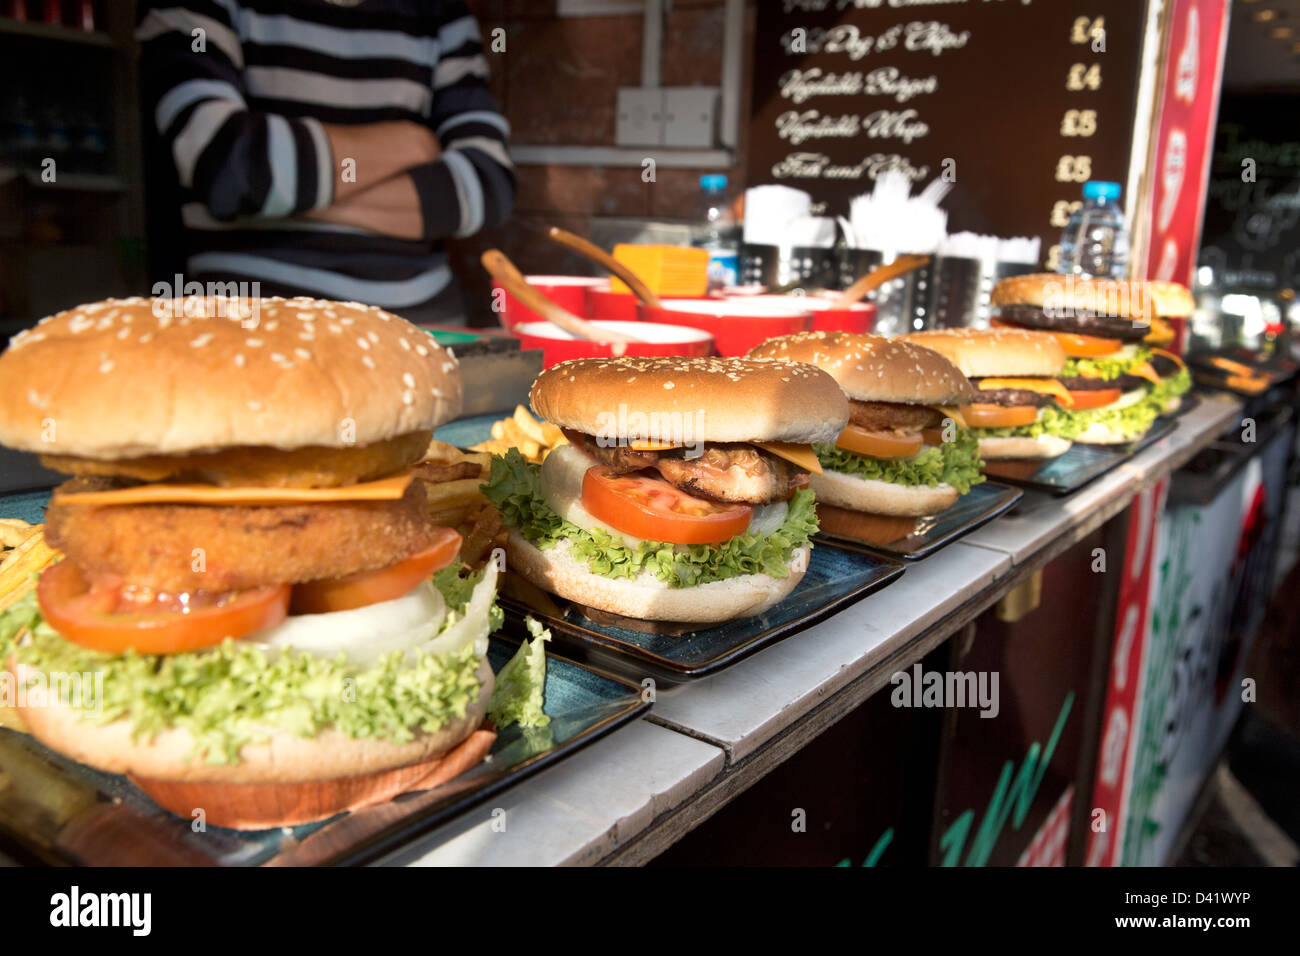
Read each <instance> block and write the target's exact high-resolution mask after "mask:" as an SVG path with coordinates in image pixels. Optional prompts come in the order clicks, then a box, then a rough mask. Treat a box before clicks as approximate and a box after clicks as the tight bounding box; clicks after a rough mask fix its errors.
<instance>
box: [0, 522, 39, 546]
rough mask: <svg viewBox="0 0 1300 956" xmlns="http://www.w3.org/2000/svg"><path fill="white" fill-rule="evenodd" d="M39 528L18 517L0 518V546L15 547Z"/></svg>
mask: <svg viewBox="0 0 1300 956" xmlns="http://www.w3.org/2000/svg"><path fill="white" fill-rule="evenodd" d="M39 530H40V526H39V525H31V524H29V523H27V522H26V521H23V520H21V519H19V518H0V547H4V548H16V547H18V545H20V544H22V543H23V542H24V541H26V540H27V539H28V538H30V537H31V536H32V535H33V534H35V533H36V532H37V531H39Z"/></svg>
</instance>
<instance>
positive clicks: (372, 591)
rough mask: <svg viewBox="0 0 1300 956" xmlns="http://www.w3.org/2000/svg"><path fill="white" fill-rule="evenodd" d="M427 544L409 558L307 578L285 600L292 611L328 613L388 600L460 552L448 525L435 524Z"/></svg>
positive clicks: (438, 569)
mask: <svg viewBox="0 0 1300 956" xmlns="http://www.w3.org/2000/svg"><path fill="white" fill-rule="evenodd" d="M437 532H438V534H437V537H436V538H435V539H434V542H433V544H432V545H430V546H429V547H427V548H425V549H424V550H423V551H417V552H416V553H415V554H413V555H411V556H410V557H409V558H404V559H402V560H401V561H398V562H397V563H396V564H390V565H389V566H388V567H386V568H378V569H377V570H374V571H357V572H356V573H354V574H348V575H345V576H344V577H341V578H324V579H322V580H320V581H308V582H307V583H306V584H298V585H295V586H294V589H293V599H292V600H291V601H290V603H289V611H290V613H292V614H328V613H329V612H331V611H350V610H352V609H353V608H356V607H365V606H366V605H367V604H378V603H380V602H381V601H391V600H393V599H394V598H399V597H401V596H402V595H403V594H409V593H410V592H411V591H412V589H414V588H415V586H416V585H418V584H419V583H420V582H421V581H423V580H425V579H426V578H428V577H429V575H431V574H433V573H434V572H435V571H441V570H442V569H443V568H445V567H446V566H447V565H449V564H451V562H452V561H454V560H455V559H456V555H457V554H459V553H460V535H459V534H458V533H456V532H455V531H453V530H452V529H451V528H438V529H437Z"/></svg>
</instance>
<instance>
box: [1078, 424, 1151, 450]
mask: <svg viewBox="0 0 1300 956" xmlns="http://www.w3.org/2000/svg"><path fill="white" fill-rule="evenodd" d="M1145 434H1146V431H1145V430H1144V431H1141V432H1139V433H1138V434H1136V435H1127V434H1125V433H1124V432H1121V431H1118V430H1117V429H1114V428H1111V427H1109V426H1107V425H1100V424H1097V423H1096V422H1094V423H1093V424H1091V425H1089V426H1088V427H1087V429H1085V430H1084V431H1083V432H1081V433H1080V434H1078V435H1076V436H1075V438H1074V440H1075V441H1077V442H1078V443H1079V444H1080V445H1127V444H1128V443H1129V442H1131V441H1137V440H1138V439H1139V438H1141V437H1142V436H1143V435H1145Z"/></svg>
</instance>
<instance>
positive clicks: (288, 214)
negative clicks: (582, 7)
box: [136, 0, 515, 308]
mask: <svg viewBox="0 0 1300 956" xmlns="http://www.w3.org/2000/svg"><path fill="white" fill-rule="evenodd" d="M136 36H137V38H138V39H139V40H140V42H141V48H142V55H141V82H142V87H143V98H144V105H145V111H146V115H145V121H146V123H149V122H150V121H151V122H152V126H153V129H152V130H151V131H150V132H151V134H152V135H151V136H150V139H151V140H152V141H153V142H154V143H155V144H156V146H157V148H158V150H159V151H160V152H161V153H163V154H164V155H165V156H166V157H167V158H168V159H169V160H170V162H161V163H159V162H155V163H154V164H153V168H154V170H155V171H156V170H159V169H160V168H161V170H162V173H163V178H164V179H167V180H170V181H169V182H168V183H167V184H166V185H167V186H168V187H170V188H165V189H159V188H158V184H156V183H151V184H150V186H151V197H150V198H151V202H154V201H156V200H157V198H158V197H157V196H156V195H154V193H155V192H158V193H161V194H162V195H164V196H167V197H168V198H167V200H166V201H167V202H169V203H172V204H175V205H178V206H179V212H180V220H181V223H182V229H181V232H182V235H183V255H184V270H185V279H186V280H187V281H191V280H197V281H200V282H206V281H231V280H236V281H252V280H257V281H259V282H261V283H262V286H263V294H271V293H276V294H297V293H308V294H313V295H319V296H324V297H328V298H334V299H341V300H347V301H358V302H364V303H367V304H372V305H379V306H384V307H388V308H401V307H403V306H412V305H419V304H425V303H429V302H430V301H431V300H432V301H437V300H438V299H439V297H442V298H443V299H446V298H447V297H449V296H451V294H452V293H453V292H454V284H453V282H452V277H451V273H450V270H449V269H448V266H447V256H446V253H445V252H444V250H443V244H442V240H443V239H444V238H445V237H448V236H468V235H471V234H472V233H475V232H477V231H478V230H480V229H482V228H483V227H485V226H492V225H496V224H498V223H500V222H502V221H504V220H505V219H506V217H507V216H508V215H509V214H510V210H511V207H512V206H513V203H514V196H515V176H514V167H513V165H512V164H511V162H510V157H509V155H508V153H507V149H506V137H507V135H508V132H509V128H508V126H507V124H506V121H505V119H504V118H503V117H502V116H501V114H500V112H499V110H498V108H497V104H496V102H495V100H494V99H493V97H492V95H491V93H489V92H488V89H487V86H486V78H487V72H488V71H487V61H486V59H485V58H484V56H483V46H482V42H481V38H480V35H479V29H478V24H477V23H476V22H475V20H474V18H473V17H472V16H470V15H469V14H468V13H467V11H466V8H465V5H464V3H462V2H459V0H447V2H444V0H175V2H172V3H168V2H166V0H142V2H141V4H140V13H139V23H138V27H137V30H136ZM386 120H411V121H415V122H420V123H423V124H426V125H427V126H428V127H429V128H431V129H432V130H433V131H434V132H435V134H436V135H437V138H438V141H439V143H440V144H441V147H442V150H443V155H442V156H441V157H440V158H439V159H438V160H437V161H435V162H433V163H430V164H428V165H426V166H419V167H416V168H415V169H413V170H411V172H410V175H411V178H412V180H413V181H414V183H415V186H416V191H417V193H418V194H419V197H420V208H421V212H422V214H423V220H424V231H425V235H424V236H423V237H422V238H421V239H419V240H406V239H397V238H393V237H389V236H385V235H381V234H378V233H375V232H372V231H369V230H365V229H361V228H356V227H352V226H342V225H335V224H330V223H324V222H318V221H314V220H311V219H307V218H304V216H303V215H302V214H303V213H305V212H307V211H310V210H313V209H321V208H324V207H326V206H329V205H330V204H331V202H332V201H333V194H334V187H333V184H334V178H335V176H336V175H338V171H339V161H338V158H336V157H334V156H333V155H332V153H331V149H330V144H329V141H328V139H327V137H326V135H325V132H324V130H323V129H322V127H321V124H322V123H339V124H355V123H375V122H381V121H386ZM172 173H174V175H170V176H169V175H167V174H172ZM155 241H156V240H155ZM168 278H170V276H168Z"/></svg>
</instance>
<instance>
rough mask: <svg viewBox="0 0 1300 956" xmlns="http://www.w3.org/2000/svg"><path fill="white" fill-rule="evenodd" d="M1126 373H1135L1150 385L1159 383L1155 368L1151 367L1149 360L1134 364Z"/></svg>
mask: <svg viewBox="0 0 1300 956" xmlns="http://www.w3.org/2000/svg"><path fill="white" fill-rule="evenodd" d="M1128 374H1129V375H1136V376H1137V377H1138V378H1144V379H1146V380H1147V381H1148V382H1150V383H1151V384H1152V385H1159V384H1160V376H1159V375H1157V374H1156V370H1155V369H1153V368H1152V367H1151V363H1150V362H1143V363H1142V364H1140V365H1134V366H1133V367H1132V368H1131V369H1129V370H1128Z"/></svg>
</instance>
